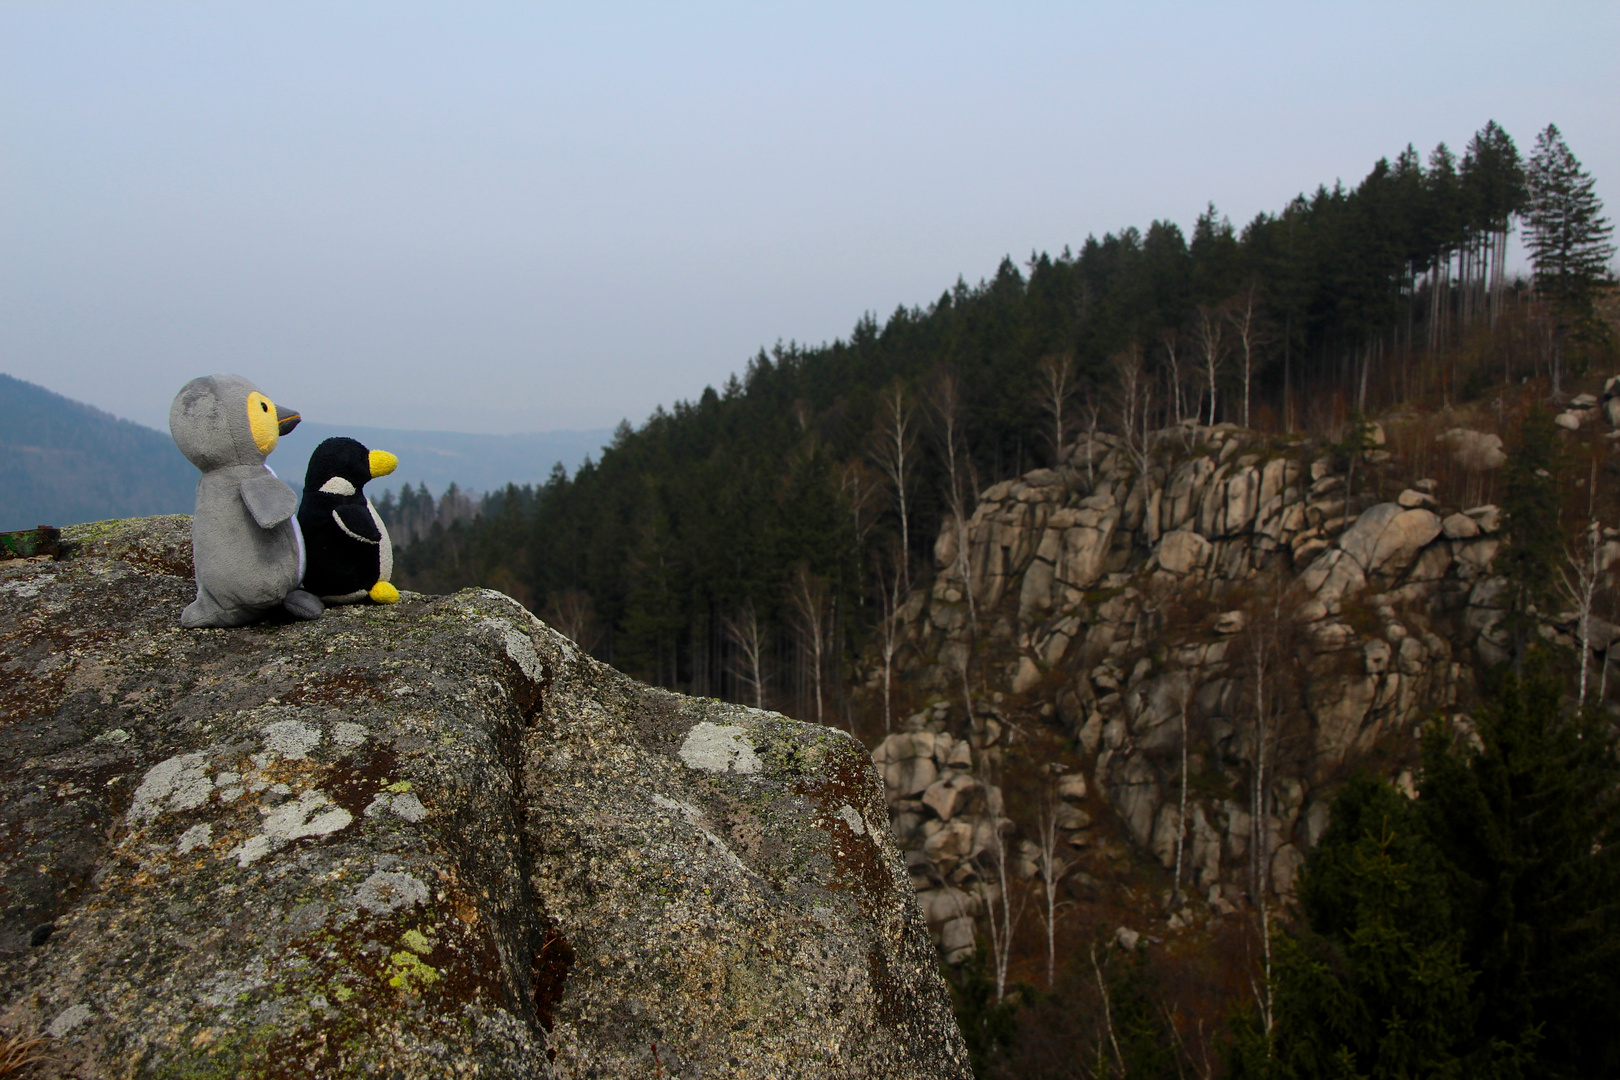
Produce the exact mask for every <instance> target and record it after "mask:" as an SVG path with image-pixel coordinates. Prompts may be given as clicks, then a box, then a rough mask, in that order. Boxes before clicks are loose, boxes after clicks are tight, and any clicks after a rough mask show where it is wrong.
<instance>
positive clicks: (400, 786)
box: [388, 780, 411, 795]
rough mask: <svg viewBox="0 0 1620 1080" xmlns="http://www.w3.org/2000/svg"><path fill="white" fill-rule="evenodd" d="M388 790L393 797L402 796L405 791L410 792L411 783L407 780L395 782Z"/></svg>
mask: <svg viewBox="0 0 1620 1080" xmlns="http://www.w3.org/2000/svg"><path fill="white" fill-rule="evenodd" d="M388 790H389V791H392V792H393V793H394V794H395V795H403V794H405V793H406V792H407V791H409V790H411V782H410V781H409V780H396V781H394V782H393V783H392V784H389V785H388Z"/></svg>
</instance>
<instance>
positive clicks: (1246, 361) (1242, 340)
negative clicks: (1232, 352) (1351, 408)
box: [1226, 282, 1365, 427]
mask: <svg viewBox="0 0 1620 1080" xmlns="http://www.w3.org/2000/svg"><path fill="white" fill-rule="evenodd" d="M1259 291H1260V287H1259V285H1257V284H1255V283H1254V282H1250V283H1249V286H1248V287H1247V288H1245V289H1244V290H1243V291H1242V292H1241V293H1239V294H1238V295H1237V298H1236V299H1235V300H1234V301H1233V303H1232V306H1231V307H1230V308H1229V309H1228V311H1227V313H1226V318H1227V321H1229V322H1230V323H1231V324H1232V330H1233V332H1235V333H1236V334H1237V339H1238V347H1239V348H1240V349H1241V350H1242V352H1243V426H1244V427H1249V426H1250V424H1249V387H1250V384H1251V382H1252V380H1253V377H1254V354H1255V351H1256V349H1257V348H1258V346H1259V344H1260V341H1259V337H1260V325H1259V321H1258V319H1257V313H1256V312H1255V309H1254V305H1255V301H1256V300H1257V299H1258V296H1257V294H1258V293H1259ZM1363 381H1365V380H1363Z"/></svg>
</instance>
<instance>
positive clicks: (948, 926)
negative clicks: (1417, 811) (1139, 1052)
mask: <svg viewBox="0 0 1620 1080" xmlns="http://www.w3.org/2000/svg"><path fill="white" fill-rule="evenodd" d="M1587 404H1589V405H1593V406H1595V404H1596V403H1595V401H1593V402H1590V403H1587ZM1589 411H1590V412H1591V416H1582V417H1580V418H1579V419H1581V420H1593V419H1595V418H1596V416H1597V410H1596V409H1595V408H1591V409H1590V410H1589ZM1563 426H1566V427H1567V426H1568V425H1567V424H1565V425H1563ZM1576 426H1577V427H1579V423H1577V425H1576ZM1378 438H1379V441H1382V432H1381V431H1380V432H1379V433H1378ZM1445 439H1447V440H1449V442H1450V443H1451V444H1453V446H1452V450H1451V451H1448V452H1455V453H1456V454H1458V455H1461V456H1463V457H1467V459H1468V460H1467V461H1465V462H1464V465H1466V466H1468V467H1470V468H1474V469H1476V470H1478V469H1490V468H1494V467H1496V466H1499V465H1500V464H1501V463H1502V454H1501V441H1500V439H1497V438H1496V437H1495V436H1486V435H1481V434H1479V433H1476V432H1466V431H1459V432H1451V433H1448V434H1447V435H1446V436H1445ZM1476 444H1478V445H1476ZM1470 455H1471V456H1470ZM1352 462H1353V463H1354V469H1353V471H1352V469H1351V466H1352ZM1400 470H1401V466H1400V465H1399V463H1397V462H1392V461H1391V460H1390V455H1389V454H1388V453H1386V452H1385V451H1383V450H1379V449H1374V450H1372V451H1370V452H1361V453H1358V454H1355V455H1346V454H1344V453H1342V452H1336V453H1330V452H1328V451H1327V450H1326V449H1324V448H1322V447H1320V446H1317V445H1313V444H1311V443H1308V442H1306V441H1304V440H1301V439H1282V438H1273V437H1265V436H1261V435H1258V434H1256V433H1253V432H1249V431H1244V430H1240V429H1238V428H1235V427H1233V426H1230V425H1221V426H1217V427H1213V428H1204V427H1193V426H1183V427H1178V428H1174V429H1170V430H1167V431H1162V432H1158V433H1155V434H1153V435H1152V436H1151V437H1150V441H1149V444H1148V445H1147V446H1146V447H1143V446H1142V445H1140V444H1136V445H1128V444H1127V443H1125V442H1124V441H1122V440H1119V439H1116V438H1112V437H1108V436H1102V435H1099V436H1095V437H1092V438H1089V439H1084V440H1082V441H1081V443H1080V445H1079V446H1078V447H1076V448H1075V449H1074V450H1073V452H1072V454H1071V455H1070V456H1069V459H1068V463H1067V464H1066V465H1065V466H1064V467H1063V468H1061V469H1057V470H1052V469H1041V470H1037V471H1035V472H1031V473H1028V474H1027V475H1025V476H1023V477H1022V478H1020V479H1018V480H1016V481H1008V482H1004V483H999V484H997V485H995V486H994V487H991V488H990V489H988V490H987V491H985V492H983V494H982V495H981V497H980V500H979V503H978V506H977V508H976V510H975V511H974V513H973V515H972V518H971V520H970V521H967V522H966V523H965V528H963V529H959V528H958V527H957V526H956V525H955V524H954V523H952V522H950V521H947V522H946V524H945V526H944V528H943V530H942V531H941V533H940V536H939V539H938V542H937V544H936V546H935V567H934V573H933V574H932V575H931V577H930V578H929V579H928V580H927V581H926V582H924V583H923V584H922V585H921V586H919V587H918V588H917V589H916V590H915V591H914V592H913V593H912V594H911V596H910V598H909V600H908V602H907V603H906V605H905V607H904V608H903V609H902V611H901V613H900V622H901V625H902V635H903V639H904V641H905V643H906V648H905V649H903V650H902V651H901V653H900V655H899V661H898V662H899V664H900V666H901V669H902V672H903V674H904V676H905V682H906V683H907V684H909V685H910V686H921V687H923V688H925V690H926V693H925V694H924V695H923V697H922V700H921V701H914V707H915V706H916V705H922V706H925V707H924V708H923V709H922V711H919V712H916V713H914V714H913V715H911V716H910V718H909V719H907V720H906V721H905V722H904V725H903V726H904V730H903V731H898V732H896V733H895V734H893V735H891V736H889V737H888V738H887V739H886V740H885V741H884V742H883V743H882V744H881V745H879V746H878V748H877V750H876V752H875V754H874V760H875V761H876V763H877V764H878V766H879V767H880V768H881V769H882V770H883V772H884V777H885V781H886V785H887V796H888V800H889V805H890V811H891V816H892V819H893V830H894V833H895V836H896V838H897V840H898V842H899V843H900V845H901V846H902V848H904V849H905V850H906V852H907V856H906V857H907V861H908V864H909V866H910V868H911V870H912V873H913V876H914V881H915V884H916V885H917V887H918V888H919V890H920V891H921V898H922V904H923V909H924V911H925V913H926V914H927V915H928V918H929V922H930V924H931V926H932V928H933V930H934V934H935V938H936V941H937V942H938V943H939V945H940V946H941V948H942V950H943V952H944V954H945V955H946V957H947V958H948V959H960V958H962V957H964V956H966V955H969V954H970V953H971V951H972V949H973V943H974V934H975V923H974V918H975V916H980V915H982V913H983V911H984V909H985V904H986V902H987V901H988V902H993V901H994V900H995V899H996V897H997V896H999V894H1000V891H1001V886H1000V883H999V880H998V876H999V868H998V867H997V866H996V865H995V864H996V863H997V859H996V858H995V855H996V847H997V838H998V836H999V837H1002V838H1004V839H1003V841H1002V846H1003V847H1004V849H1005V859H1006V861H1007V865H1010V866H1011V868H1012V869H1011V871H1009V873H1011V874H1012V875H1013V876H1012V877H1010V878H1009V880H1013V881H1016V880H1017V878H1018V877H1019V876H1021V877H1023V878H1025V879H1029V878H1030V877H1031V876H1032V875H1034V874H1035V873H1036V872H1037V870H1038V868H1039V866H1040V865H1042V860H1043V858H1044V856H1043V855H1042V854H1041V852H1040V850H1039V849H1040V845H1039V844H1038V843H1036V840H1038V837H1037V836H1035V835H1034V833H1035V832H1036V831H1038V830H1035V829H1033V828H1032V824H1033V822H1032V821H1030V820H1025V821H1023V822H1022V823H1021V824H1020V825H1019V826H1016V827H1015V826H1014V824H1013V822H1012V821H1011V820H1009V817H1008V816H1007V813H1008V812H1007V811H1006V809H1005V803H1006V798H1005V797H1004V794H1010V792H1006V793H1004V791H1003V787H1004V785H1003V783H1002V773H1003V770H1004V769H1005V767H1006V764H1007V758H1006V750H1007V747H1008V746H1009V744H1010V743H1014V742H1017V741H1019V740H1028V739H1030V738H1032V737H1035V736H1037V735H1039V733H1040V732H1041V731H1043V730H1044V731H1047V732H1051V731H1053V730H1054V729H1056V730H1057V731H1059V732H1061V733H1062V734H1063V735H1065V736H1067V738H1068V739H1069V740H1070V743H1069V747H1070V749H1069V751H1067V754H1068V757H1067V760H1069V761H1071V763H1073V764H1077V765H1079V767H1080V771H1079V772H1078V773H1076V772H1070V773H1069V774H1067V775H1065V776H1061V777H1058V776H1053V775H1051V774H1050V773H1048V774H1047V776H1048V779H1047V781H1044V783H1045V784H1046V790H1045V791H1044V792H1043V793H1037V796H1036V798H1035V799H1034V802H1035V803H1039V802H1040V797H1041V796H1042V795H1044V797H1045V798H1046V800H1047V801H1046V803H1045V804H1044V806H1045V808H1046V809H1045V810H1044V811H1043V812H1044V813H1045V814H1046V815H1047V817H1048V818H1049V819H1055V824H1056V827H1057V834H1058V835H1059V837H1060V838H1061V843H1060V845H1059V850H1060V851H1062V852H1067V853H1068V854H1067V855H1066V856H1064V857H1063V859H1061V860H1054V862H1059V861H1061V862H1063V863H1065V864H1066V865H1067V866H1068V867H1070V868H1071V869H1072V868H1075V867H1079V866H1084V865H1085V859H1084V855H1085V853H1087V852H1088V851H1089V852H1091V853H1092V854H1094V855H1095V854H1097V853H1098V852H1099V851H1106V849H1107V847H1108V844H1107V841H1106V840H1105V836H1112V837H1114V838H1116V839H1123V840H1124V841H1126V842H1128V844H1129V845H1130V846H1131V847H1133V848H1134V849H1135V850H1136V851H1137V852H1139V853H1141V855H1142V856H1144V857H1146V858H1148V859H1151V860H1153V861H1156V862H1157V863H1159V864H1160V865H1162V866H1163V867H1164V868H1165V869H1166V870H1167V871H1170V875H1171V876H1173V875H1176V874H1178V873H1179V881H1180V883H1181V887H1182V889H1184V890H1188V891H1190V892H1192V893H1193V903H1192V905H1191V906H1189V907H1183V906H1182V905H1183V901H1182V900H1181V899H1180V898H1179V897H1178V898H1176V899H1175V900H1174V902H1173V903H1172V904H1170V905H1169V906H1168V908H1166V909H1160V908H1159V906H1158V905H1156V904H1154V905H1150V907H1152V908H1154V909H1155V910H1152V911H1141V912H1139V913H1138V916H1139V917H1140V918H1141V919H1143V920H1144V921H1145V920H1148V919H1153V920H1163V919H1164V918H1165V917H1166V916H1168V917H1169V919H1170V924H1171V926H1172V928H1174V927H1178V926H1181V925H1185V924H1187V923H1189V922H1191V921H1192V920H1194V919H1203V918H1207V917H1210V916H1219V915H1221V914H1223V913H1231V912H1233V911H1234V910H1235V908H1236V907H1239V906H1242V905H1243V904H1244V902H1245V900H1247V901H1249V902H1254V901H1256V900H1257V899H1259V898H1260V897H1258V896H1257V895H1256V892H1257V890H1258V891H1259V892H1261V893H1263V894H1264V895H1266V896H1273V897H1274V896H1278V895H1287V894H1288V893H1289V892H1290V891H1291V889H1292V886H1293V882H1294V877H1295V875H1296V873H1297V871H1298V869H1299V866H1300V864H1301V863H1302V861H1303V859H1304V852H1306V851H1307V850H1309V848H1310V847H1311V846H1312V845H1313V844H1314V843H1315V842H1316V840H1317V839H1318V838H1319V837H1320V836H1321V834H1322V832H1323V830H1324V829H1325V827H1326V824H1327V814H1328V803H1329V801H1330V799H1331V796H1332V794H1333V792H1334V790H1335V789H1336V786H1337V783H1338V782H1339V781H1340V780H1342V779H1343V778H1344V776H1345V775H1347V772H1348V771H1349V770H1350V769H1353V768H1357V767H1365V768H1369V769H1372V770H1374V771H1378V772H1381V773H1383V774H1384V775H1387V776H1389V777H1390V778H1392V779H1397V780H1398V782H1401V783H1406V784H1409V783H1410V774H1409V773H1407V772H1406V769H1407V767H1408V766H1409V765H1410V764H1411V763H1412V762H1413V760H1414V757H1415V749H1416V738H1415V734H1416V730H1417V729H1418V727H1420V726H1421V723H1422V722H1423V721H1424V720H1426V719H1427V718H1429V717H1431V716H1447V717H1451V718H1452V719H1453V720H1454V721H1455V722H1457V723H1463V724H1466V723H1467V718H1466V716H1465V715H1463V714H1462V713H1461V711H1460V710H1461V709H1462V708H1465V707H1466V706H1467V704H1468V702H1469V701H1470V700H1471V698H1472V695H1473V694H1474V692H1475V691H1476V689H1477V686H1476V679H1477V673H1478V672H1479V671H1481V670H1482V669H1483V667H1484V666H1485V665H1488V664H1491V663H1495V662H1498V661H1500V660H1502V659H1504V658H1505V656H1506V652H1505V649H1506V648H1507V646H1508V644H1509V642H1508V638H1507V635H1506V631H1505V627H1504V625H1503V618H1504V615H1505V612H1504V606H1505V603H1506V599H1505V595H1506V591H1507V582H1506V581H1505V580H1504V579H1503V578H1501V577H1499V576H1496V575H1495V574H1494V572H1493V569H1492V567H1493V561H1494V559H1495V556H1496V554H1497V551H1498V548H1499V545H1500V543H1501V541H1500V538H1499V535H1498V531H1499V528H1500V520H1499V519H1500V514H1499V512H1498V511H1497V509H1496V508H1495V507H1494V506H1489V505H1482V506H1466V507H1463V506H1446V505H1442V503H1441V501H1440V500H1439V499H1438V498H1437V496H1436V494H1435V493H1436V491H1437V485H1436V483H1435V482H1434V481H1433V480H1427V479H1424V478H1423V477H1420V476H1401V475H1400ZM1352 483H1353V484H1354V488H1353V489H1352V487H1351V485H1352ZM964 540H965V543H966V545H967V550H966V553H965V555H964V553H963V552H962V551H960V550H959V544H960V543H961V542H963V541H964ZM1617 553H1620V544H1616V543H1614V542H1612V541H1611V543H1610V544H1609V547H1608V549H1606V550H1605V552H1604V556H1605V557H1604V559H1603V561H1604V563H1605V564H1607V563H1609V562H1612V561H1613V558H1614V555H1615V554H1617ZM1569 630H1570V627H1569V626H1568V625H1567V622H1566V624H1565V625H1562V626H1560V625H1558V624H1557V623H1556V620H1553V621H1551V622H1550V623H1549V625H1547V626H1546V627H1544V632H1545V633H1546V634H1548V635H1550V636H1554V637H1559V638H1560V639H1561V640H1563V641H1565V642H1569V641H1570V637H1569V633H1568V631H1569ZM1593 636H1594V639H1595V641H1594V644H1595V646H1596V647H1598V648H1599V649H1606V648H1607V645H1608V644H1609V642H1610V640H1611V639H1612V637H1613V636H1614V630H1613V628H1600V632H1599V633H1596V634H1594V635H1593ZM1600 655H1601V656H1606V652H1604V653H1602V654H1600ZM869 675H870V679H869V681H868V687H869V689H870V690H871V691H872V692H873V693H877V692H881V679H880V677H879V673H878V671H877V670H876V669H875V668H873V669H869ZM1049 749H1050V748H1049ZM1026 756H1029V755H1026ZM1034 756H1035V757H1037V758H1038V757H1039V756H1040V754H1039V753H1036V754H1035V755H1034ZM1058 756H1063V755H1062V754H1059V755H1058ZM1088 779H1089V780H1090V784H1089V786H1088V784H1087V780H1088ZM1022 783H1023V784H1024V785H1025V786H1026V787H1027V786H1028V785H1029V783H1030V781H1029V780H1028V779H1027V778H1026V779H1025V780H1024V781H1022ZM1024 794H1025V795H1026V797H1027V796H1029V794H1030V793H1028V792H1024ZM1026 801H1029V800H1028V798H1026ZM1103 819H1106V822H1107V823H1108V824H1109V825H1110V826H1111V827H1112V832H1108V831H1107V830H1101V831H1099V830H1098V829H1097V828H1095V826H1096V825H1097V824H1098V823H1099V821H1101V820H1103ZM987 867H991V868H990V869H987ZM1059 869H1062V867H1059ZM1072 878H1073V879H1075V880H1079V881H1091V880H1092V879H1091V878H1089V877H1088V875H1086V874H1085V873H1084V872H1077V873H1072ZM1171 883H1172V882H1169V881H1168V880H1167V884H1171ZM1194 890H1195V891H1194ZM981 925H982V924H981ZM1159 925H1161V926H1162V925H1163V923H1162V922H1160V924H1159Z"/></svg>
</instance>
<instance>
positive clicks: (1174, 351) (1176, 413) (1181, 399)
mask: <svg viewBox="0 0 1620 1080" xmlns="http://www.w3.org/2000/svg"><path fill="white" fill-rule="evenodd" d="M1159 337H1160V340H1161V341H1163V342H1164V358H1165V361H1166V362H1167V363H1168V364H1169V365H1170V371H1169V379H1170V407H1171V412H1170V415H1171V418H1172V420H1173V422H1174V423H1177V424H1179V423H1181V421H1182V420H1183V419H1184V418H1185V417H1186V415H1187V410H1186V396H1185V394H1184V393H1183V391H1184V390H1185V389H1186V387H1184V386H1183V385H1182V383H1181V362H1180V360H1179V359H1178V351H1179V349H1180V346H1181V331H1179V330H1176V329H1174V328H1171V329H1169V330H1166V331H1164V332H1163V333H1162V334H1160V335H1159Z"/></svg>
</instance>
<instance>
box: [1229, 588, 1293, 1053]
mask: <svg viewBox="0 0 1620 1080" xmlns="http://www.w3.org/2000/svg"><path fill="white" fill-rule="evenodd" d="M1297 607H1298V598H1297V597H1295V596H1292V595H1291V594H1289V593H1288V591H1287V590H1285V589H1283V588H1281V587H1279V586H1272V587H1270V588H1266V589H1262V590H1260V591H1258V592H1256V593H1255V594H1254V595H1253V596H1252V597H1251V598H1250V600H1249V602H1248V603H1247V604H1246V605H1245V607H1244V613H1245V616H1246V620H1245V626H1244V629H1243V632H1242V634H1241V635H1240V638H1239V641H1238V642H1237V644H1238V646H1239V648H1238V656H1239V657H1240V659H1239V664H1240V665H1241V669H1246V670H1245V671H1244V674H1245V676H1246V678H1245V680H1244V681H1245V683H1246V684H1247V685H1246V687H1245V689H1246V691H1247V696H1248V704H1249V710H1250V714H1251V716H1252V717H1253V729H1252V731H1251V732H1250V734H1251V735H1252V741H1251V744H1250V759H1251V760H1250V771H1249V829H1250V837H1249V840H1250V842H1249V881H1250V893H1249V895H1250V897H1251V900H1252V902H1253V904H1254V909H1255V913H1256V916H1257V918H1258V922H1259V926H1258V927H1257V930H1258V933H1259V937H1260V948H1261V954H1262V958H1263V964H1264V967H1263V975H1264V977H1263V979H1262V980H1261V985H1260V986H1259V988H1258V992H1257V998H1256V1003H1257V1005H1258V1006H1259V1008H1260V1013H1261V1018H1262V1020H1263V1021H1264V1022H1265V1026H1266V1030H1267V1031H1268V1032H1269V1031H1270V1030H1271V1027H1272V1023H1273V1019H1274V1012H1273V1008H1272V989H1271V962H1272V957H1271V907H1270V884H1271V883H1270V880H1269V878H1270V871H1271V856H1272V851H1271V809H1272V807H1271V789H1272V785H1273V783H1274V776H1273V773H1274V770H1275V767H1276V766H1275V759H1276V756H1277V752H1278V746H1279V743H1280V742H1281V740H1282V727H1283V720H1284V716H1285V713H1286V710H1287V707H1288V700H1287V698H1286V696H1285V695H1286V694H1287V692H1288V691H1289V689H1290V688H1291V687H1292V686H1293V683H1294V680H1295V676H1296V672H1295V671H1294V668H1295V665H1296V664H1297V655H1296V654H1297V644H1296V642H1295V641H1294V636H1295V633H1296V627H1295V625H1294V622H1293V616H1292V612H1293V611H1294V609H1295V608H1297Z"/></svg>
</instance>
